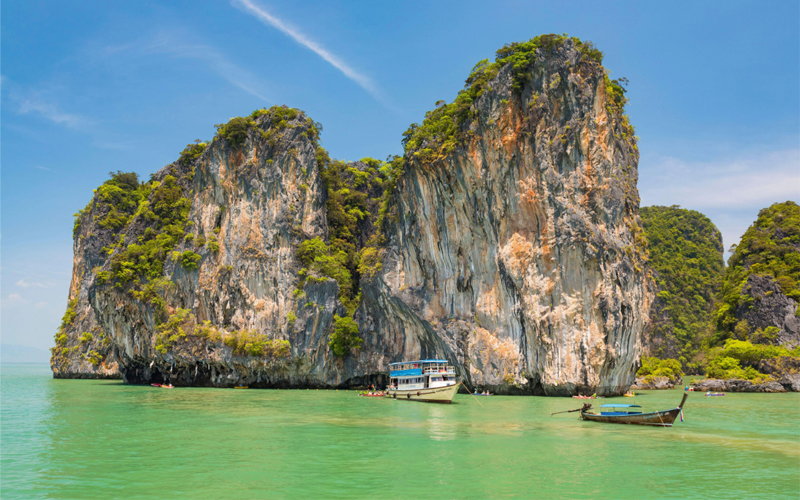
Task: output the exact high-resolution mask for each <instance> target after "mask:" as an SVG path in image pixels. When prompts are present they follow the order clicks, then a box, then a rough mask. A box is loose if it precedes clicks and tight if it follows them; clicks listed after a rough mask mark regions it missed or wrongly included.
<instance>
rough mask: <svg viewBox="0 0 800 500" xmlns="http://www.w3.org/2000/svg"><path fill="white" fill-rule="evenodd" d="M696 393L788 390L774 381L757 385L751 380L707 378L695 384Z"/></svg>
mask: <svg viewBox="0 0 800 500" xmlns="http://www.w3.org/2000/svg"><path fill="white" fill-rule="evenodd" d="M788 384H789V387H790V388H789V389H788V390H789V391H791V390H792V389H791V382H788ZM694 390H695V391H702V392H706V391H711V392H787V388H786V387H785V386H784V385H782V384H781V383H780V382H776V381H774V380H771V381H768V382H763V383H760V384H755V383H753V382H751V381H749V380H741V379H736V378H732V379H728V380H719V379H715V378H707V379H704V380H700V381H698V382H695V384H694Z"/></svg>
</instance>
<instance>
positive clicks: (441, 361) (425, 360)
mask: <svg viewBox="0 0 800 500" xmlns="http://www.w3.org/2000/svg"><path fill="white" fill-rule="evenodd" d="M411 363H447V360H446V359H418V360H416V361H400V362H399V363H389V366H397V365H408V364H411Z"/></svg>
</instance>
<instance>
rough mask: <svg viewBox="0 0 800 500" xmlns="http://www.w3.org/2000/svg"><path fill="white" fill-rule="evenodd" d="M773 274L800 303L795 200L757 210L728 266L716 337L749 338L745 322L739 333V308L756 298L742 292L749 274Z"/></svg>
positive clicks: (799, 226) (799, 220) (799, 214)
mask: <svg viewBox="0 0 800 500" xmlns="http://www.w3.org/2000/svg"><path fill="white" fill-rule="evenodd" d="M753 274H756V275H763V276H770V277H771V278H772V280H773V281H775V282H776V283H777V284H778V286H780V288H781V291H782V292H783V293H784V294H785V295H786V296H788V297H791V298H792V299H794V300H795V301H797V302H800V286H799V285H800V206H798V205H797V203H795V202H793V201H787V202H785V203H775V204H774V205H772V206H770V207H769V208H765V209H763V210H761V211H760V212H759V213H758V219H756V221H755V223H753V225H752V226H750V228H749V229H748V230H747V231H746V232H745V233H744V236H742V240H741V241H740V242H739V244H738V245H736V246H735V248H734V250H733V254H732V255H731V257H730V258H729V259H728V268H727V270H726V272H725V278H724V280H723V283H722V290H721V292H720V297H721V300H720V305H719V307H718V309H717V311H716V322H717V328H718V333H717V338H716V339H715V340H716V343H717V344H719V343H722V342H724V341H725V340H726V339H729V338H739V340H746V339H747V335H748V334H749V332H748V330H749V329H748V328H747V326H746V325H742V326H741V327H740V329H741V330H742V332H737V324H738V323H739V321H737V318H736V311H737V309H739V308H740V307H741V306H743V305H748V304H750V303H751V302H752V300H753V298H752V297H750V296H749V295H745V294H743V293H742V291H743V288H744V286H745V285H746V283H747V278H748V277H749V276H750V275H753Z"/></svg>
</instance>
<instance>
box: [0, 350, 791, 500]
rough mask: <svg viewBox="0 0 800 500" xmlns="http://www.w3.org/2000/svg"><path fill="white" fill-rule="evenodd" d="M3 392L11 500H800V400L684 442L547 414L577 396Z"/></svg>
mask: <svg viewBox="0 0 800 500" xmlns="http://www.w3.org/2000/svg"><path fill="white" fill-rule="evenodd" d="M1 396H2V415H1V416H2V422H1V423H2V439H1V441H0V446H1V448H0V451H1V452H2V469H1V470H2V486H1V488H0V497H2V498H3V500H7V499H11V498H79V499H93V498H102V499H112V498H125V499H128V498H166V499H177V498H192V499H196V498H209V499H220V498H302V499H309V498H391V499H404V500H405V499H417V498H431V499H443V498H467V499H471V498H475V499H484V498H626V499H646V498H769V499H774V498H798V497H800V394H797V393H795V394H775V395H766V394H734V395H730V396H725V397H719V398H706V397H703V396H702V394H691V395H690V398H689V401H688V402H687V404H686V410H685V412H684V413H685V417H686V421H685V422H684V423H677V424H676V426H675V427H674V428H672V429H657V428H646V427H636V426H630V427H629V426H614V425H603V424H597V423H592V422H581V421H580V420H578V419H577V418H576V417H574V416H573V415H575V414H567V415H556V416H554V417H550V416H549V415H548V414H549V412H553V411H560V410H567V409H572V408H577V407H579V406H580V402H577V401H576V400H572V399H562V398H540V397H491V398H485V397H484V398H480V402H481V403H482V404H483V408H482V407H481V406H480V405H479V404H478V403H477V402H476V400H475V399H473V398H472V397H470V396H466V395H458V396H456V399H455V401H454V402H455V403H457V404H453V405H450V406H444V405H442V406H440V405H432V404H424V403H412V402H400V401H392V400H385V399H382V398H360V397H357V396H356V392H354V391H313V390H312V391H305V390H302V391H297V390H292V391H285V390H284V391H278V390H232V389H184V388H176V389H172V390H166V389H158V388H152V387H142V386H126V385H123V384H122V383H120V382H117V381H97V380H53V379H52V378H51V376H50V371H49V368H48V367H47V366H38V365H33V366H31V365H4V366H2V395H1ZM680 397H681V391H651V392H643V393H642V395H641V396H640V397H637V398H636V402H637V403H639V404H642V405H644V406H645V409H657V408H660V409H665V408H668V407H674V406H675V405H676V404H678V402H679V401H680ZM601 402H602V400H601ZM625 402H630V399H629V398H626V401H625Z"/></svg>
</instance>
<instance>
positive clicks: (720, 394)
mask: <svg viewBox="0 0 800 500" xmlns="http://www.w3.org/2000/svg"><path fill="white" fill-rule="evenodd" d="M724 395H725V393H724V392H712V393H711V394H706V396H724Z"/></svg>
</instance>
